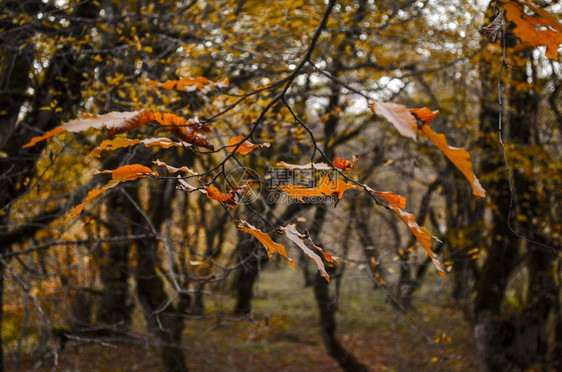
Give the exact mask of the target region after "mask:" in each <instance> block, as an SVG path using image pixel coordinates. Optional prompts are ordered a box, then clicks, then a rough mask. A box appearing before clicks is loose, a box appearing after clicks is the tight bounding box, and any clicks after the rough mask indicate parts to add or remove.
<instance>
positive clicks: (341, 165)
mask: <svg viewBox="0 0 562 372" xmlns="http://www.w3.org/2000/svg"><path fill="white" fill-rule="evenodd" d="M358 159H359V156H357V155H353V156H352V157H351V160H350V161H347V160H345V159H342V158H335V159H334V161H332V164H334V167H335V168H338V169H340V170H341V171H343V172H347V171H349V170H351V168H353V166H354V165H355V163H357V160H358Z"/></svg>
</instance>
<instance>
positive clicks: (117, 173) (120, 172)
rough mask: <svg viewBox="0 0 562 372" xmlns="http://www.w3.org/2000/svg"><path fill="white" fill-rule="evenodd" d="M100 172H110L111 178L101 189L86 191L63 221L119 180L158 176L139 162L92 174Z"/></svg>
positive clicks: (82, 208) (66, 220)
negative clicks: (84, 197) (79, 202)
mask: <svg viewBox="0 0 562 372" xmlns="http://www.w3.org/2000/svg"><path fill="white" fill-rule="evenodd" d="M100 173H109V174H111V178H112V180H111V181H109V182H108V183H107V184H106V185H105V186H103V187H102V188H101V189H94V190H91V191H90V192H89V193H88V195H87V196H86V199H84V201H83V202H82V203H81V204H79V205H77V206H76V207H74V209H73V210H72V212H70V213H69V214H68V215H67V216H66V219H65V221H64V222H65V223H67V222H68V221H69V220H70V219H71V218H74V217H76V216H78V215H79V214H80V213H82V211H83V210H84V207H85V206H86V204H87V203H89V202H90V201H92V200H93V199H94V198H96V197H98V196H99V195H101V194H103V193H104V192H106V191H107V190H109V189H112V188H114V187H116V186H117V185H119V184H120V183H121V182H126V181H132V180H136V179H137V178H140V177H146V176H149V175H150V176H158V173H157V172H154V171H152V169H150V168H148V167H145V166H144V165H140V164H131V165H124V166H122V167H119V168H117V169H114V170H104V171H101V172H94V174H100Z"/></svg>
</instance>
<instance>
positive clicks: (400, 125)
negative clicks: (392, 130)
mask: <svg viewBox="0 0 562 372" xmlns="http://www.w3.org/2000/svg"><path fill="white" fill-rule="evenodd" d="M369 107H371V111H373V112H374V113H376V114H377V115H379V116H382V117H383V118H385V119H386V120H388V121H390V122H391V123H392V124H393V125H394V126H395V127H396V129H398V132H400V134H401V135H403V136H404V137H410V138H412V139H413V140H414V141H415V140H416V133H417V129H418V124H417V122H416V119H415V118H414V117H413V116H412V115H411V114H410V111H409V110H408V108H407V107H406V106H404V105H400V104H397V103H393V102H380V101H375V102H373V103H371V105H370V106H369Z"/></svg>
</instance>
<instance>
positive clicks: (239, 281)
mask: <svg viewBox="0 0 562 372" xmlns="http://www.w3.org/2000/svg"><path fill="white" fill-rule="evenodd" d="M236 250H237V252H238V259H239V262H245V263H244V265H243V266H242V268H241V269H240V270H238V271H237V272H236V277H235V282H234V283H235V284H234V285H235V292H236V306H235V308H234V314H235V315H248V314H250V313H251V312H252V300H253V299H254V284H255V282H256V281H257V279H258V277H259V272H260V269H261V268H262V267H263V266H265V265H266V264H267V262H268V261H269V260H268V259H267V256H266V255H265V251H263V249H262V248H261V245H256V244H255V241H254V240H253V239H249V238H248V236H247V234H245V233H240V232H239V233H238V245H237V247H236Z"/></svg>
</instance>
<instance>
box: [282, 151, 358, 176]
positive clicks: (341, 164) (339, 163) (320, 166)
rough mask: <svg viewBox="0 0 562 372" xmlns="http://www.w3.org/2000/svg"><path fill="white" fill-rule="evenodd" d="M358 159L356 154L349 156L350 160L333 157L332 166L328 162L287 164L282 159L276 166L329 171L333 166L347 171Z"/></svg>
mask: <svg viewBox="0 0 562 372" xmlns="http://www.w3.org/2000/svg"><path fill="white" fill-rule="evenodd" d="M358 159H359V157H358V156H357V155H353V156H352V157H351V161H347V160H345V159H342V158H335V159H334V160H333V161H332V164H334V167H332V166H330V165H329V164H326V163H306V164H303V165H298V164H288V163H285V162H284V161H280V162H279V163H277V165H278V166H280V167H285V168H287V169H314V170H318V171H329V170H332V169H334V168H337V169H339V170H341V171H344V172H345V171H348V170H350V169H351V168H353V166H354V165H355V163H356V162H357V160H358Z"/></svg>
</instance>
